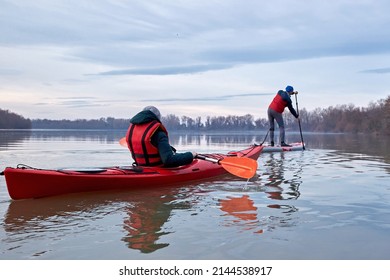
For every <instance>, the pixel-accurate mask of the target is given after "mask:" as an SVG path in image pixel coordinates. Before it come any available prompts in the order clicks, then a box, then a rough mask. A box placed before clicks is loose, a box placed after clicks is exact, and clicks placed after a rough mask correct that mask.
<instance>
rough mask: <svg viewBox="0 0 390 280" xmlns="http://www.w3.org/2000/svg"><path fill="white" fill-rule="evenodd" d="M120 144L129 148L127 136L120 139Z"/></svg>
mask: <svg viewBox="0 0 390 280" xmlns="http://www.w3.org/2000/svg"><path fill="white" fill-rule="evenodd" d="M119 144H120V145H121V146H123V147H126V148H127V142H126V137H122V138H121V139H120V140H119Z"/></svg>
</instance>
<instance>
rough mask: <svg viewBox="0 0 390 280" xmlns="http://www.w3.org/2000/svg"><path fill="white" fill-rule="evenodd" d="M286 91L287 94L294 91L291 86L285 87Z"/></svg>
mask: <svg viewBox="0 0 390 280" xmlns="http://www.w3.org/2000/svg"><path fill="white" fill-rule="evenodd" d="M286 91H287V92H293V91H294V88H293V87H292V86H287V87H286Z"/></svg>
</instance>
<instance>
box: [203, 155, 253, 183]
mask: <svg viewBox="0 0 390 280" xmlns="http://www.w3.org/2000/svg"><path fill="white" fill-rule="evenodd" d="M196 158H198V159H202V160H206V161H210V162H213V163H217V164H219V165H221V166H222V167H223V168H224V169H225V170H226V171H227V172H229V173H231V174H233V175H236V176H238V177H241V178H245V179H250V178H252V177H253V176H254V175H255V174H256V170H257V161H256V160H254V159H251V158H246V157H225V158H223V159H215V158H209V157H205V156H203V155H197V156H196Z"/></svg>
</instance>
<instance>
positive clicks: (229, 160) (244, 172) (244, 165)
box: [119, 137, 257, 179]
mask: <svg viewBox="0 0 390 280" xmlns="http://www.w3.org/2000/svg"><path fill="white" fill-rule="evenodd" d="M119 144H120V145H121V146H123V147H127V142H126V137H123V138H121V139H120V140H119ZM196 158H197V159H201V160H206V161H210V162H213V163H216V164H219V165H221V166H222V167H223V168H224V169H225V170H226V171H227V172H229V173H231V174H233V175H236V176H238V177H241V178H245V179H250V178H252V177H253V176H254V175H255V173H256V170H257V161H256V160H254V159H251V158H245V157H225V158H223V159H215V158H209V157H206V156H204V155H197V156H196Z"/></svg>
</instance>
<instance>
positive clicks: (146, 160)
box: [126, 121, 168, 166]
mask: <svg viewBox="0 0 390 280" xmlns="http://www.w3.org/2000/svg"><path fill="white" fill-rule="evenodd" d="M158 129H161V130H163V131H164V132H166V133H167V135H168V132H167V130H166V129H165V127H164V126H163V125H162V124H161V123H160V122H158V121H152V122H147V123H142V124H130V126H129V129H128V130H127V133H126V142H127V147H128V148H129V150H130V152H131V154H132V156H133V159H134V161H135V163H136V164H137V165H146V166H153V165H160V164H162V161H161V157H160V154H159V152H158V149H157V147H156V146H154V145H153V144H152V142H151V139H152V136H153V134H154V133H155V132H156V131H157V130H158Z"/></svg>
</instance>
